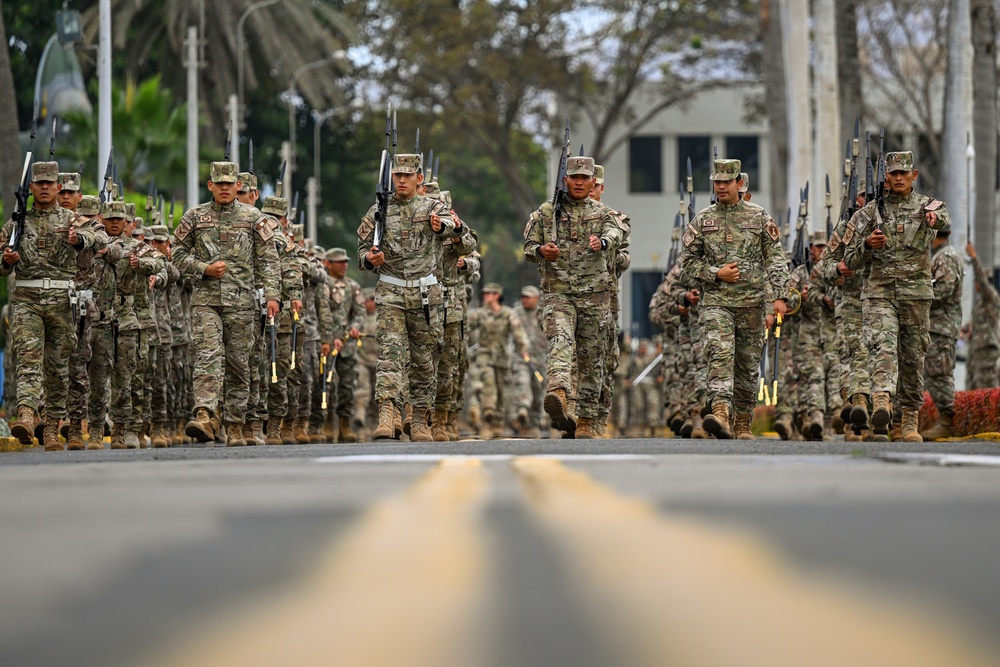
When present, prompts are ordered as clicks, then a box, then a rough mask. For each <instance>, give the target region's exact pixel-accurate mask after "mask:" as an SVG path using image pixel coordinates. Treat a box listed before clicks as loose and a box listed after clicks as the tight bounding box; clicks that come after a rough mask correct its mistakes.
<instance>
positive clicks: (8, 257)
mask: <svg viewBox="0 0 1000 667" xmlns="http://www.w3.org/2000/svg"><path fill="white" fill-rule="evenodd" d="M19 261H21V255H20V254H18V253H16V252H14V251H13V250H11V249H10V248H6V247H5V248H4V249H3V263H4V264H6V265H7V266H14V265H15V264H17V263H18V262H19Z"/></svg>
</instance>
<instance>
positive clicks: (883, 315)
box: [863, 298, 931, 410]
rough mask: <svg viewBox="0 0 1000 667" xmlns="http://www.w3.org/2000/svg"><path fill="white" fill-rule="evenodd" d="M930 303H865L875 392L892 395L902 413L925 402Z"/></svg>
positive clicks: (888, 300) (872, 301)
mask: <svg viewBox="0 0 1000 667" xmlns="http://www.w3.org/2000/svg"><path fill="white" fill-rule="evenodd" d="M930 306H931V302H930V300H927V301H895V300H892V299H876V298H868V299H865V301H864V314H863V322H864V331H865V335H866V336H867V338H868V359H869V365H870V366H871V382H872V392H873V393H875V392H888V394H889V395H890V396H893V397H896V403H897V405H898V407H899V408H901V409H902V410H919V409H920V406H921V405H923V403H924V357H925V356H926V354H927V346H928V344H929V343H930V333H929V329H930Z"/></svg>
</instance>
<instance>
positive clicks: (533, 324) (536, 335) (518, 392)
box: [511, 285, 547, 438]
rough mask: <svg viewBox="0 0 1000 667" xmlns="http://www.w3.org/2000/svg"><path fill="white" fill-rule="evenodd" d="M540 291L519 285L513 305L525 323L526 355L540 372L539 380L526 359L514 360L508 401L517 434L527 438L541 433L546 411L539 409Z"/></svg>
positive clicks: (542, 383)
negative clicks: (511, 386)
mask: <svg viewBox="0 0 1000 667" xmlns="http://www.w3.org/2000/svg"><path fill="white" fill-rule="evenodd" d="M541 296H542V293H541V291H540V290H539V289H538V288H537V287H535V286H534V285H527V286H525V287H522V288H521V303H519V304H518V305H516V306H514V314H515V315H516V316H517V319H519V320H520V321H521V324H522V325H523V326H524V333H525V334H526V335H527V336H528V355H529V357H530V359H531V364H532V365H533V366H534V367H535V370H536V371H537V372H538V373H539V374H540V375H541V376H542V380H541V381H540V382H539V381H538V379H537V378H535V377H534V374H533V373H532V372H531V368H529V367H528V363H527V362H525V361H524V360H523V359H515V360H514V368H513V373H512V375H513V380H514V381H513V391H512V393H511V402H512V403H513V404H514V423H515V426H516V427H517V431H518V434H519V435H522V436H526V437H529V438H540V437H541V435H542V431H541V427H542V420H543V418H545V412H544V411H543V410H542V398H543V397H544V396H545V372H546V370H545V348H546V346H547V343H546V341H545V332H544V331H542V323H541V322H540V321H539V313H538V301H539V299H540V298H541Z"/></svg>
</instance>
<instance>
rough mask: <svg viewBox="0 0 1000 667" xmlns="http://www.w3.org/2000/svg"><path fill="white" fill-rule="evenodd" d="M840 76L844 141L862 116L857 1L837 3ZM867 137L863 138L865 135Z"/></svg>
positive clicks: (841, 129) (843, 142) (852, 132)
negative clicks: (855, 122)
mask: <svg viewBox="0 0 1000 667" xmlns="http://www.w3.org/2000/svg"><path fill="white" fill-rule="evenodd" d="M836 5H837V10H836V11H837V78H838V79H839V86H840V87H839V89H838V93H839V98H840V142H841V144H845V145H846V141H847V140H848V139H853V138H854V121H855V120H856V119H857V118H860V117H861V114H862V111H863V110H862V108H861V61H860V59H859V58H858V52H859V50H860V46H859V45H858V3H857V0H838V1H837V3H836ZM862 138H863V137H862Z"/></svg>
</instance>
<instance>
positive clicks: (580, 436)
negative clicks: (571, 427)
mask: <svg viewBox="0 0 1000 667" xmlns="http://www.w3.org/2000/svg"><path fill="white" fill-rule="evenodd" d="M593 438H594V428H593V421H592V420H591V419H590V417H578V418H577V420H576V439H577V440H592V439H593Z"/></svg>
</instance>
